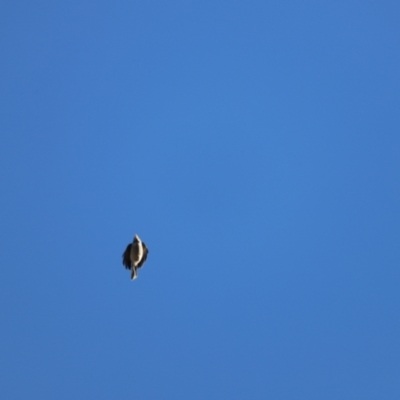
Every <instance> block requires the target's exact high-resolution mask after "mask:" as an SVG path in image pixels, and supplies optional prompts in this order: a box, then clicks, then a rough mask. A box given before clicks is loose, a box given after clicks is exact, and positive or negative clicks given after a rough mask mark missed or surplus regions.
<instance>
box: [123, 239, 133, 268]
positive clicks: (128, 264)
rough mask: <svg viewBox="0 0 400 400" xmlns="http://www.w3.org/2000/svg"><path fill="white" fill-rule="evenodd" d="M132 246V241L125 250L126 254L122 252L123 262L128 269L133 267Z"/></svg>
mask: <svg viewBox="0 0 400 400" xmlns="http://www.w3.org/2000/svg"><path fill="white" fill-rule="evenodd" d="M131 247H132V243H129V244H128V246H127V247H126V250H125V251H124V254H122V264H123V265H124V266H125V268H126V269H131V268H132V262H131Z"/></svg>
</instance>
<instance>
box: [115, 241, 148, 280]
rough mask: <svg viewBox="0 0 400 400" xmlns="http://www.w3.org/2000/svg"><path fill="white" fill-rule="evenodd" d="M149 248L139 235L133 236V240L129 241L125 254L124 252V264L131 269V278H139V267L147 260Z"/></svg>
mask: <svg viewBox="0 0 400 400" xmlns="http://www.w3.org/2000/svg"><path fill="white" fill-rule="evenodd" d="M148 253H149V250H148V249H147V247H146V245H145V244H144V243H143V242H142V241H141V240H140V237H139V236H138V235H135V236H134V237H133V242H132V243H129V244H128V246H127V248H126V250H125V251H124V254H122V264H123V265H124V266H125V268H126V269H130V270H131V272H132V273H131V279H132V280H133V279H136V278H137V269H138V268H140V267H142V266H143V264H144V262H145V261H146V258H147V254H148Z"/></svg>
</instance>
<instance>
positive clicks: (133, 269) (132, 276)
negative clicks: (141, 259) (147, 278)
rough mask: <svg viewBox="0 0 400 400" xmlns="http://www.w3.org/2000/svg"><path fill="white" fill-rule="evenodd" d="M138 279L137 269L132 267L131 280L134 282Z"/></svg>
mask: <svg viewBox="0 0 400 400" xmlns="http://www.w3.org/2000/svg"><path fill="white" fill-rule="evenodd" d="M136 278H137V271H136V267H134V266H132V274H131V279H132V280H134V279H136Z"/></svg>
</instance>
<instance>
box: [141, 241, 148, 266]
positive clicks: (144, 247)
mask: <svg viewBox="0 0 400 400" xmlns="http://www.w3.org/2000/svg"><path fill="white" fill-rule="evenodd" d="M142 244H143V257H142V259H141V260H140V263H139V264H138V267H139V268H140V267H141V266H142V265H143V264H144V262H145V261H146V258H147V254H148V253H149V250H148V249H147V247H146V245H145V244H144V243H143V242H142Z"/></svg>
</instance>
